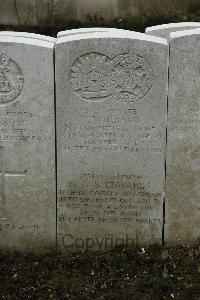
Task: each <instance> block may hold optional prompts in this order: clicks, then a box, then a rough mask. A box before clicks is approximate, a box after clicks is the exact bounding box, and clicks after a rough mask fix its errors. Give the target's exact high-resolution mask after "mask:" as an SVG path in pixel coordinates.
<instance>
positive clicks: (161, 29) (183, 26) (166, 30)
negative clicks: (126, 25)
mask: <svg viewBox="0 0 200 300" xmlns="http://www.w3.org/2000/svg"><path fill="white" fill-rule="evenodd" d="M199 27H200V22H181V23H170V24H163V25H157V26H152V27H147V28H146V34H148V35H153V36H158V37H162V38H166V39H169V38H170V33H171V32H176V31H182V30H188V29H195V28H199Z"/></svg>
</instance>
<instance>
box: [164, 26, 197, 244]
mask: <svg viewBox="0 0 200 300" xmlns="http://www.w3.org/2000/svg"><path fill="white" fill-rule="evenodd" d="M199 53H200V29H194V30H188V31H182V32H176V33H172V34H171V40H170V64H169V107H168V108H169V110H168V139H167V141H168V142H167V164H166V169H167V183H166V232H165V233H166V234H165V237H166V242H167V244H168V245H177V244H196V243H198V240H199V239H200V99H199V95H200V60H199Z"/></svg>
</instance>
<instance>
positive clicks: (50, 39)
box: [0, 31, 56, 43]
mask: <svg viewBox="0 0 200 300" xmlns="http://www.w3.org/2000/svg"><path fill="white" fill-rule="evenodd" d="M0 36H15V37H24V38H31V39H37V40H42V41H47V42H52V43H55V41H56V39H55V38H53V37H50V36H45V35H42V34H35V33H29V32H16V31H0Z"/></svg>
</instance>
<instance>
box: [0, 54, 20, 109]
mask: <svg viewBox="0 0 200 300" xmlns="http://www.w3.org/2000/svg"><path fill="white" fill-rule="evenodd" d="M23 85H24V76H23V72H22V70H21V68H20V67H19V66H18V64H17V63H16V62H14V61H13V60H12V59H10V58H9V57H8V56H7V55H5V54H2V53H0V105H1V104H9V103H12V102H13V101H16V99H17V98H18V97H19V95H20V94H21V92H22V89H23Z"/></svg>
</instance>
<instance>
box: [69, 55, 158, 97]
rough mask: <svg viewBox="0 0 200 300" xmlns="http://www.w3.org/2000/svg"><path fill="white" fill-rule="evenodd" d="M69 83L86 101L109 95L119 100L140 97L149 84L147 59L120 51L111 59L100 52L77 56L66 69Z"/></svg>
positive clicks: (149, 71)
mask: <svg viewBox="0 0 200 300" xmlns="http://www.w3.org/2000/svg"><path fill="white" fill-rule="evenodd" d="M69 76H70V83H71V85H72V88H73V90H74V91H76V92H77V94H78V95H79V96H80V97H81V98H83V99H85V100H88V101H101V100H105V99H107V98H108V97H110V96H112V97H114V98H115V99H116V100H119V101H122V102H135V101H137V100H140V99H142V98H143V97H144V96H145V95H146V94H147V93H148V92H149V91H150V89H151V87H152V84H153V71H152V68H151V66H150V64H149V62H148V61H147V60H146V59H145V58H143V57H141V56H138V55H136V54H121V55H118V56H116V57H115V58H114V59H111V58H109V57H108V56H106V55H103V54H100V53H95V52H94V53H89V54H84V55H82V56H81V57H79V58H78V59H77V60H76V61H75V62H74V63H73V65H72V67H71V69H70V74H69Z"/></svg>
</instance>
